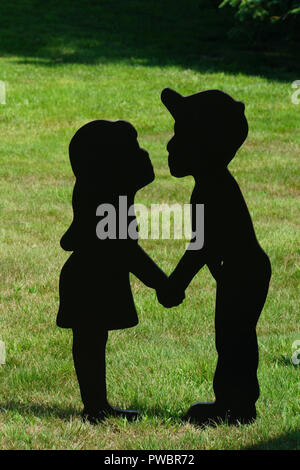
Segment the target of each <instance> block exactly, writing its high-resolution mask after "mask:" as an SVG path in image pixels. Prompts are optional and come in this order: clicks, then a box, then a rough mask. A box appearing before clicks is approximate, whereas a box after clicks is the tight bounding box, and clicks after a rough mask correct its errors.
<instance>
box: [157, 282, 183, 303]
mask: <svg viewBox="0 0 300 470" xmlns="http://www.w3.org/2000/svg"><path fill="white" fill-rule="evenodd" d="M156 296H157V300H158V301H159V303H160V304H161V305H163V306H164V307H165V308H172V307H176V306H177V305H180V304H181V303H182V302H183V300H184V299H185V293H184V291H182V290H180V289H178V287H177V286H175V283H173V282H172V281H171V280H170V278H168V279H166V281H165V282H164V283H163V284H162V285H161V286H159V288H157V289H156Z"/></svg>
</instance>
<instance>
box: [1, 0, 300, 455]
mask: <svg viewBox="0 0 300 470" xmlns="http://www.w3.org/2000/svg"><path fill="white" fill-rule="evenodd" d="M174 3H175V5H174ZM39 5H42V6H39ZM34 6H35V9H34ZM227 15H228V13H227V12H226V11H224V10H222V11H217V10H216V9H215V8H213V7H212V6H211V2H206V1H198V2H196V1H191V0H185V1H179V2H172V1H171V0H167V1H163V2H159V1H155V0H149V1H147V2H138V1H131V0H130V1H128V2H122V1H121V0H119V1H112V0H105V1H100V0H99V1H96V0H94V1H92V0H90V1H87V0H86V1H79V0H77V1H71V0H69V1H67V0H60V1H59V2H57V1H55V0H51V1H49V2H47V5H46V4H44V3H42V2H36V1H34V0H26V1H25V0H24V1H17V2H13V3H11V2H3V3H1V6H0V80H2V81H4V82H5V85H6V104H5V105H0V136H1V138H0V159H1V165H0V172H1V179H0V188H1V198H0V210H1V222H2V223H1V229H0V237H1V238H0V241H1V243H0V262H1V270H0V271H1V274H0V275H1V292H0V295H1V298H0V305H1V311H0V312H1V316H0V320H1V322H0V339H2V340H3V341H5V344H6V350H7V360H6V364H5V365H3V366H0V449H126V450H127V449H160V450H161V449H299V448H300V436H299V433H300V431H299V429H300V412H299V411H300V403H299V396H300V393H299V366H297V365H294V364H293V363H292V362H291V356H292V354H293V352H294V350H293V348H292V345H293V342H294V341H295V340H300V329H299V298H300V289H299V284H300V283H299V279H300V276H299V266H300V260H299V254H300V251H299V241H300V236H299V208H300V199H299V196H300V184H299V166H300V165H299V155H300V133H299V112H300V105H295V104H292V102H291V95H292V93H293V91H294V90H293V89H292V87H291V84H292V82H293V81H294V80H298V79H300V70H299V63H300V62H299V51H298V52H297V47H296V45H294V46H289V47H288V46H287V45H285V44H284V42H283V43H282V44H276V45H275V46H273V45H270V44H264V45H263V46H262V45H257V44H256V45H252V46H250V45H247V44H243V43H240V42H239V41H236V42H235V43H232V42H229V40H228V39H227V37H226V31H227V30H228V27H229V26H230V23H231V19H230V18H229V17H228V16H227ZM297 54H298V57H297ZM166 86H169V87H171V88H175V89H176V90H178V91H179V92H180V93H182V94H184V95H185V94H190V93H194V92H197V91H200V90H203V89H206V88H219V89H222V90H224V91H226V92H228V93H230V94H232V95H233V96H234V97H235V98H237V99H240V100H243V101H244V102H245V103H246V115H247V118H248V121H249V127H250V132H249V136H248V139H247V141H246V143H245V144H244V146H243V147H242V149H241V150H240V151H239V153H238V155H237V157H236V158H235V159H234V160H233V162H232V163H231V164H230V170H231V171H232V173H233V175H234V176H235V177H236V179H237V181H238V183H239V185H240V187H241V189H242V191H243V194H244V196H245V199H246V202H247V204H248V206H249V209H250V212H251V214H252V217H253V222H254V225H255V229H256V231H257V236H258V239H259V241H260V243H261V245H262V247H263V248H264V249H265V250H266V252H267V253H268V255H269V257H270V259H271V262H272V268H273V277H272V281H271V286H270V292H269V296H268V299H267V302H266V305H265V308H264V311H263V313H262V315H261V318H260V321H259V324H258V328H257V331H258V341H259V348H260V365H259V381H260V387H261V396H260V399H259V401H258V403H257V410H258V419H257V421H256V422H255V423H254V424H253V425H251V426H240V427H228V426H227V425H225V424H224V425H221V426H218V427H217V428H208V429H205V430H199V429H197V428H196V427H194V426H192V425H189V424H186V423H184V422H183V421H182V420H181V417H182V415H183V413H184V412H185V411H186V410H187V408H188V407H189V406H190V404H191V403H192V402H194V401H198V400H203V401H209V400H212V399H213V398H214V395H213V390H212V379H213V374H214V368H215V364H216V352H215V347H214V298H215V283H214V281H213V280H212V278H211V277H210V275H209V272H208V270H207V268H204V269H203V270H202V271H201V272H200V273H199V274H198V275H197V276H196V277H195V279H194V280H193V281H192V283H191V285H190V286H189V288H188V289H187V291H186V300H185V302H184V303H183V304H182V305H181V306H180V307H177V308H174V309H171V310H166V309H164V308H163V307H161V306H160V305H159V304H158V302H157V300H156V297H155V293H154V292H153V291H151V290H149V289H147V288H146V287H145V286H143V284H141V283H140V282H139V281H138V280H137V279H136V278H134V277H133V276H132V289H133V292H134V297H135V302H136V306H137V309H138V312H139V319H140V323H139V325H138V326H137V327H135V328H133V329H129V330H124V331H115V332H112V333H111V334H110V336H109V343H108V353H107V368H108V371H107V381H108V395H109V400H110V401H111V403H112V404H115V405H120V406H126V407H131V408H138V409H139V410H140V411H141V414H142V417H141V419H140V420H139V421H138V422H136V423H133V424H129V423H127V422H126V421H122V420H118V419H113V418H111V419H108V420H107V421H106V422H105V423H103V424H101V425H99V426H97V427H95V426H91V425H89V424H84V423H82V421H81V419H80V412H81V409H82V405H81V400H80V396H79V389H78V385H77V381H76V377H75V373H74V370H73V363H72V357H71V332H70V331H69V330H62V329H59V328H57V327H56V325H55V320H56V313H57V308H58V278H59V273H60V269H61V267H62V265H63V263H64V262H65V260H66V259H67V257H68V254H67V253H65V252H63V251H62V250H61V248H60V246H59V240H60V237H61V236H62V234H63V233H64V231H65V230H66V228H67V227H68V225H69V223H70V221H71V219H72V210H71V203H70V202H71V194H72V189H73V184H74V178H73V175H72V172H71V168H70V165H69V160H68V144H69V141H70V139H71V137H72V135H73V134H74V132H75V131H76V130H77V129H78V128H79V127H80V126H81V125H83V124H84V123H86V122H87V121H89V120H92V119H96V118H105V119H112V120H117V119H126V120H128V121H130V122H131V123H132V124H133V125H134V126H135V127H136V129H137V130H138V133H139V141H140V143H141V145H142V146H144V147H145V148H146V149H147V150H148V151H149V153H150V156H151V159H152V161H153V165H154V168H155V173H156V179H155V181H154V182H153V184H151V185H150V186H149V187H147V188H144V189H143V190H142V191H140V193H139V194H138V197H137V200H136V202H140V203H143V204H145V205H147V206H148V207H150V204H151V203H158V204H159V203H163V202H167V203H169V204H172V203H175V202H179V203H188V202H189V194H190V192H191V189H192V180H191V179H189V178H185V179H183V180H176V179H175V178H173V177H171V176H170V174H169V172H168V167H167V160H166V158H167V152H166V144H167V141H168V139H169V138H170V136H171V135H172V126H173V121H172V118H171V117H170V115H169V114H168V113H167V111H166V109H165V108H164V107H163V105H162V104H161V102H160V92H161V90H162V89H163V88H164V87H166ZM225 229H226V228H225V227H224V230H225ZM185 243H186V242H185V240H142V241H141V245H142V246H143V247H144V248H145V249H146V250H147V251H148V253H149V254H150V255H151V256H152V257H153V259H154V260H155V261H156V262H157V263H158V264H159V265H160V266H161V267H162V268H163V269H164V270H165V272H166V273H170V272H171V271H172V269H173V268H174V267H175V265H176V263H177V262H178V260H179V259H180V257H181V255H182V254H183V252H184V247H185ZM242 314H243V312H242V311H241V315H242ZM238 353H239V354H243V351H239V352H238Z"/></svg>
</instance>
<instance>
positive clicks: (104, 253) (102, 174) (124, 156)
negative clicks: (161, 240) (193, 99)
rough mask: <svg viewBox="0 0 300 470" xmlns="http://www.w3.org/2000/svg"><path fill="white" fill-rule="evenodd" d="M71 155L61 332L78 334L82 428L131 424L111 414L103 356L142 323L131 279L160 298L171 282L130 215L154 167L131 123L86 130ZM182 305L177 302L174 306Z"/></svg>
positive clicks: (102, 123)
mask: <svg viewBox="0 0 300 470" xmlns="http://www.w3.org/2000/svg"><path fill="white" fill-rule="evenodd" d="M69 155H70V161H71V166H72V169H73V172H74V175H75V176H76V182H75V186H74V190H73V198H72V206H73V212H74V217H73V222H72V224H71V226H70V228H69V229H68V230H67V232H66V233H65V234H64V236H63V237H62V239H61V246H62V248H63V249H64V250H66V251H73V253H72V255H71V256H70V257H69V259H68V260H67V262H66V263H65V265H64V266H63V268H62V271H61V275H60V282H59V294H60V305H59V311H58V315H57V325H58V326H59V327H62V328H72V330H73V348H72V352H73V360H74V366H75V371H76V375H77V379H78V383H79V388H80V393H81V398H82V401H83V405H84V410H83V418H84V420H87V421H89V422H90V423H94V424H96V423H98V422H100V421H102V420H103V419H104V418H105V417H106V416H107V415H113V416H122V417H125V418H127V419H128V420H132V419H135V418H137V417H138V412H137V411H133V410H123V409H120V408H117V407H114V406H112V405H111V404H110V403H109V402H108V400H107V393H106V375H105V348H106V342H107V339H108V331H109V330H115V329H123V328H130V327H133V326H134V325H136V324H137V323H138V317H137V312H136V309H135V305H134V301H133V297H132V293H131V288H130V283H129V273H130V272H131V273H133V274H135V275H136V276H137V277H138V278H139V279H140V280H141V281H142V282H143V283H144V284H145V285H147V286H149V287H151V288H154V289H158V290H159V289H160V288H163V286H164V284H165V283H166V280H167V276H166V275H165V274H164V273H163V271H162V270H161V269H160V268H159V267H158V266H157V265H156V264H155V263H154V262H153V261H152V260H151V258H150V257H149V256H148V255H147V254H146V253H145V252H144V251H143V249H142V248H141V247H140V246H139V245H138V241H137V223H136V218H135V214H134V211H133V210H132V206H133V203H134V196H135V194H136V192H137V191H138V190H139V189H141V188H142V187H144V186H146V185H147V184H149V183H151V182H152V181H153V180H154V172H153V167H152V164H151V161H150V158H149V155H148V153H147V152H146V151H145V150H144V149H142V148H140V146H139V144H138V141H137V132H136V130H135V129H134V127H133V126H132V125H131V124H130V123H128V122H126V121H116V122H112V121H106V120H95V121H92V122H89V123H87V124H86V125H84V126H83V127H81V128H80V129H79V130H78V131H77V132H76V133H75V135H74V136H73V138H72V140H71V143H70V146H69ZM120 196H122V198H123V201H122V205H120V204H119V202H120ZM124 201H125V202H124ZM99 208H100V209H101V210H100V211H99ZM129 208H131V209H130V212H129ZM128 213H129V215H128ZM106 214H107V215H106ZM108 214H110V216H113V215H115V217H110V218H108ZM99 215H100V216H101V217H102V218H101V219H99ZM104 216H105V217H104ZM106 220H107V222H106ZM99 223H100V224H101V223H102V232H101V230H100V231H99V230H98V229H97V227H98V225H99ZM129 227H131V234H133V235H132V236H129V232H128V229H129ZM132 227H133V229H132ZM104 228H105V230H104ZM96 232H97V233H96ZM134 234H135V236H134ZM175 297H176V296H175ZM182 298H183V296H181V297H180V296H177V299H175V302H174V305H176V304H177V302H178V303H180V302H181V301H182ZM124 347H125V345H124Z"/></svg>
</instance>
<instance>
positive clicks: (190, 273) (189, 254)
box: [169, 248, 208, 291]
mask: <svg viewBox="0 0 300 470" xmlns="http://www.w3.org/2000/svg"><path fill="white" fill-rule="evenodd" d="M207 262H208V256H207V251H206V250H205V249H204V248H202V249H201V250H189V249H187V250H186V252H185V253H184V255H183V257H182V258H181V260H180V261H179V263H178V264H177V266H176V268H175V269H174V271H173V272H172V274H171V275H170V277H169V283H170V285H172V287H173V288H174V289H180V290H183V291H184V290H185V289H186V288H187V287H188V285H189V284H190V282H191V281H192V279H193V277H194V276H196V274H197V273H198V272H199V271H200V269H201V268H202V267H203V266H204V265H205V264H206V263H207Z"/></svg>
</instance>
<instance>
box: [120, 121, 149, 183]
mask: <svg viewBox="0 0 300 470" xmlns="http://www.w3.org/2000/svg"><path fill="white" fill-rule="evenodd" d="M124 125H126V127H125V126H124V130H126V136H125V134H124V135H123V138H124V140H123V139H121V140H120V144H121V150H120V151H121V154H122V155H121V156H120V158H121V161H122V164H121V175H120V176H121V178H122V180H123V181H124V183H125V186H126V187H127V190H128V191H131V190H132V191H137V190H139V189H141V188H143V187H144V186H146V185H147V184H149V183H151V182H152V181H153V180H154V178H155V175H154V171H153V166H152V163H151V160H150V157H149V154H148V152H147V151H146V150H145V149H143V148H141V147H140V145H139V142H138V139H137V138H138V134H137V132H136V130H135V128H134V127H133V126H131V124H129V123H127V122H126V123H124Z"/></svg>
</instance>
